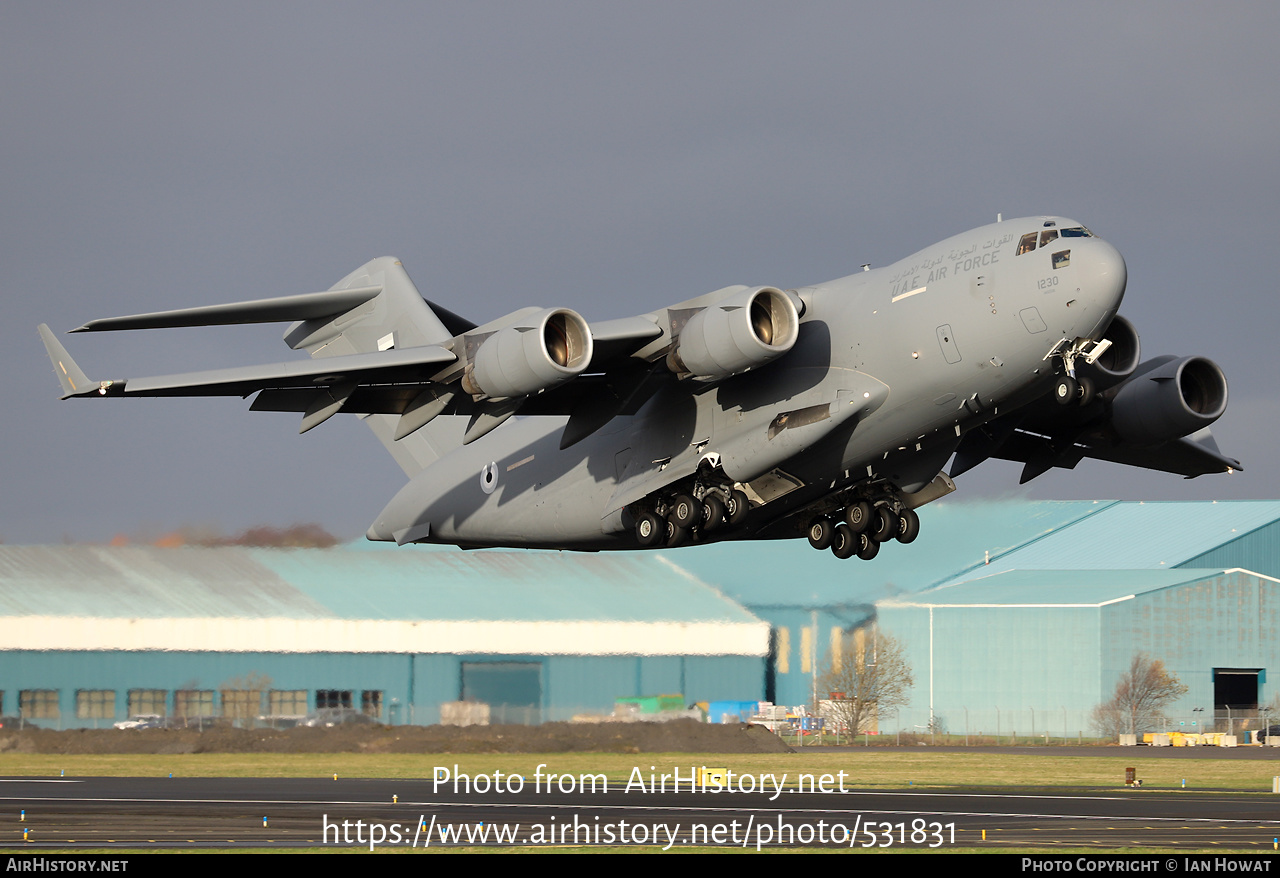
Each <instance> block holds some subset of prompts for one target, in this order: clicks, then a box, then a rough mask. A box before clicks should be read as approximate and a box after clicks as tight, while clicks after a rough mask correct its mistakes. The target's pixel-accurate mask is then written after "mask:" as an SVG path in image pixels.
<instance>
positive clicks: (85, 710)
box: [76, 689, 116, 719]
mask: <svg viewBox="0 0 1280 878" xmlns="http://www.w3.org/2000/svg"><path fill="white" fill-rule="evenodd" d="M115 715H116V693H115V690H114V689H77V690H76V719H113V718H114V717H115Z"/></svg>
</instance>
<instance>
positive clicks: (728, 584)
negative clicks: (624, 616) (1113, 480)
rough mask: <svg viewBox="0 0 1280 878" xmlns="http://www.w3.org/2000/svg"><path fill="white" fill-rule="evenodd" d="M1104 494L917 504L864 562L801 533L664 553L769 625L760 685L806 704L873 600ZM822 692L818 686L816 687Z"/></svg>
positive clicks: (904, 590) (774, 695) (950, 570)
mask: <svg viewBox="0 0 1280 878" xmlns="http://www.w3.org/2000/svg"><path fill="white" fill-rule="evenodd" d="M1109 505H1112V501H1102V502H1097V501H1034V502H1028V501H1012V500H1007V501H985V502H968V503H960V502H942V503H937V504H932V505H929V506H925V507H924V508H922V509H921V510H920V519H921V528H920V536H919V538H917V539H916V541H915V542H914V543H912V544H911V545H909V546H903V545H900V544H899V543H897V542H890V543H886V544H885V545H884V546H883V547H882V548H881V552H880V554H879V556H878V557H877V558H876V559H875V560H874V561H871V562H869V563H868V562H863V561H859V560H857V559H850V560H847V561H841V560H840V559H838V558H836V557H835V556H834V555H832V554H831V553H830V552H818V551H814V550H813V549H812V548H810V546H809V544H808V542H807V541H805V540H789V541H785V542H783V541H773V542H763V543H745V544H744V543H717V544H715V545H711V546H695V547H689V548H683V549H674V550H671V551H669V552H667V553H666V554H667V555H668V556H669V557H670V558H671V559H672V560H673V561H674V562H675V563H677V564H679V565H680V566H681V567H683V568H684V569H687V570H689V571H691V572H693V573H694V574H696V575H697V576H699V577H700V578H702V579H704V580H705V581H707V582H712V583H715V585H716V586H717V587H719V588H720V590H721V591H723V592H724V593H725V595H726V596H728V597H730V598H733V599H734V600H736V601H738V602H739V603H741V604H742V605H743V606H744V607H746V608H747V609H748V610H750V611H751V613H753V614H754V615H756V616H758V617H759V618H761V619H764V620H766V621H768V622H769V623H770V625H771V626H773V659H772V661H771V662H770V666H769V667H770V676H769V680H768V692H769V698H770V700H771V701H774V702H776V703H778V704H786V705H798V704H809V703H811V698H812V696H813V694H814V693H815V692H817V690H818V688H819V687H818V682H819V678H820V676H821V673H822V670H823V669H824V668H825V667H826V666H827V664H828V663H829V661H830V655H831V649H832V647H833V645H838V644H839V643H840V640H841V638H843V637H845V636H848V635H849V634H850V633H851V632H852V631H853V630H854V629H856V628H858V627H859V626H862V625H865V624H867V623H868V622H870V621H871V620H872V619H874V618H875V614H876V602H877V601H880V600H882V599H885V598H890V597H894V596H897V595H901V594H914V593H916V592H919V591H922V590H924V589H926V588H929V587H930V586H933V585H936V584H938V583H940V582H943V581H946V580H947V579H949V578H951V577H953V576H954V575H956V574H957V573H958V572H959V571H964V570H973V569H980V568H982V567H983V565H984V562H985V561H987V560H988V559H989V558H999V557H1002V556H1003V555H1006V554H1007V553H1009V552H1012V551H1014V550H1016V549H1017V548H1019V547H1021V546H1025V545H1028V544H1031V543H1034V542H1035V541H1036V540H1038V539H1041V538H1043V537H1045V536H1048V535H1050V534H1053V533H1056V532H1058V531H1060V530H1061V529H1063V528H1065V527H1068V526H1070V525H1073V524H1075V523H1077V522H1080V521H1083V520H1085V519H1087V518H1089V517H1090V516H1092V515H1094V514H1096V513H1097V512H1098V510H1099V509H1102V508H1105V507H1107V506H1109ZM818 694H819V695H820V696H822V697H825V693H821V692H818Z"/></svg>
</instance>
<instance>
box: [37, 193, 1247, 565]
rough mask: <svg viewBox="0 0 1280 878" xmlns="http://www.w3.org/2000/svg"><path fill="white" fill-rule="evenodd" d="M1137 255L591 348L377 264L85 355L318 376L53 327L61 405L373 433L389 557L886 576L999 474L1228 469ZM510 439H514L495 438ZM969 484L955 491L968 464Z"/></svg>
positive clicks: (939, 251)
mask: <svg viewBox="0 0 1280 878" xmlns="http://www.w3.org/2000/svg"><path fill="white" fill-rule="evenodd" d="M1125 282H1126V269H1125V264H1124V259H1123V258H1121V256H1120V254H1119V252H1117V251H1116V249H1115V248H1114V247H1112V246H1111V245H1110V244H1108V243H1107V242H1106V241H1103V240H1102V239H1101V238H1099V237H1097V236H1096V235H1094V234H1093V233H1092V232H1090V231H1089V230H1088V229H1087V228H1085V227H1084V226H1083V225H1081V224H1080V223H1077V222H1075V221H1073V220H1069V219H1065V218H1062V217H1035V218H1028V219H1018V220H1009V221H1006V222H998V223H996V224H993V225H988V226H983V227H982V228H978V229H974V230H973V231H970V232H965V233H964V234H962V235H957V236H955V237H953V238H948V239H947V240H945V241H942V242H940V243H938V244H934V245H933V246H931V247H927V248H925V249H924V250H921V251H919V252H918V253H915V254H913V255H911V256H908V257H907V258H905V259H902V260H901V261H899V262H895V263H894V264H892V265H889V266H886V267H884V268H878V269H874V270H873V269H871V268H870V267H869V266H863V270H862V271H860V272H857V273H855V274H852V275H849V276H848V277H843V278H840V279H838V280H833V281H829V282H827V283H821V284H815V285H813V286H806V287H798V288H796V289H781V288H779V287H770V286H759V287H746V286H731V287H725V288H724V289H721V290H716V291H715V292H712V293H707V294H706V295H702V296H698V297H696V298H693V299H689V300H687V301H684V302H680V303H679V304H676V305H671V306H669V307H666V308H662V309H659V310H655V311H652V312H649V313H647V314H642V315H640V316H637V317H626V318H622V319H619V320H607V321H604V322H600V323H593V324H588V323H587V322H586V321H585V320H583V318H582V317H580V316H579V315H578V314H577V313H576V312H574V311H571V310H569V309H567V308H538V307H530V308H523V309H521V310H519V311H516V312H514V313H512V314H508V315H507V316H505V317H501V318H499V319H497V320H494V321H492V322H489V323H485V324H483V325H479V326H477V325H475V324H474V323H471V322H470V321H468V320H466V319H464V318H462V317H459V316H457V315H456V314H453V313H451V312H450V311H448V310H446V309H445V308H443V307H441V306H439V305H437V304H435V303H433V302H428V301H426V300H425V299H424V298H423V297H422V296H421V295H420V294H419V292H418V290H417V288H416V287H414V285H413V282H412V281H411V280H410V279H409V276H408V274H407V273H406V272H405V270H404V268H403V267H402V266H401V264H400V261H399V260H397V259H394V258H391V257H384V258H381V259H375V260H373V261H372V262H370V263H368V264H366V265H364V266H362V267H361V268H358V269H356V271H354V272H352V273H351V274H350V275H348V276H347V277H345V278H343V279H342V280H341V281H339V282H338V283H337V284H336V285H335V286H334V287H333V288H332V289H330V290H329V291H327V292H322V293H310V294H306V295H296V296H285V297H283V298H273V299H260V300H255V301H249V302H239V303H235V304H229V305H214V306H211V307H203V308H186V309H182V310H177V311H164V312H158V313H152V314H139V315H135V316H132V317H114V318H109V319H104V320H94V321H91V322H90V323H86V324H85V325H84V326H81V327H80V328H79V329H75V330H72V331H73V332H96V331H102V330H121V329H148V328H160V327H174V326H209V325H223V324H239V323H262V322H274V321H292V325H291V326H290V327H289V328H288V330H287V331H286V332H285V335H284V340H285V342H286V343H287V344H288V345H289V347H291V348H293V349H295V350H296V349H298V348H302V349H304V350H306V351H307V352H308V353H309V354H310V355H311V356H312V357H313V358H314V360H313V361H305V360H304V361H294V362H286V363H276V364H271V365H264V366H245V367H239V368H231V369H220V370H213V371H206V372H194V373H188V374H182V375H168V376H162V377H156V378H129V379H125V380H91V379H90V378H88V377H87V376H86V375H85V373H84V372H83V371H81V370H80V368H79V367H78V366H77V365H76V364H75V362H73V361H72V359H71V357H70V356H68V354H67V352H66V350H65V349H64V348H63V347H62V345H61V344H60V343H59V342H58V341H57V339H56V338H55V337H54V336H53V334H52V333H51V332H50V331H49V328H48V327H47V326H44V325H41V326H40V334H41V336H42V338H43V339H44V343H45V346H46V348H47V349H48V352H49V356H50V359H52V361H53V364H54V368H55V372H56V374H57V376H58V380H59V381H60V382H61V384H62V390H63V394H62V396H63V398H64V399H65V398H67V397H72V396H76V397H97V396H103V397H111V396H125V397H129V396H241V397H247V396H248V395H250V394H252V393H257V397H256V398H255V399H254V401H253V404H252V406H251V407H252V408H253V409H254V410H256V411H284V412H301V413H302V432H306V431H307V430H310V429H311V428H312V427H315V426H317V425H318V424H320V423H322V422H323V421H324V420H326V419H327V418H329V417H331V416H332V415H334V414H337V413H338V412H349V413H354V414H358V415H360V416H361V417H362V418H363V419H364V420H365V421H366V423H368V424H369V426H370V427H371V428H372V429H373V432H374V433H375V434H376V435H377V436H378V438H379V439H380V440H381V441H382V443H383V444H384V445H385V446H386V447H387V449H388V450H389V451H390V452H391V454H392V455H393V456H394V458H395V459H396V461H397V462H398V463H399V464H400V466H401V467H402V468H403V469H404V471H405V473H406V474H407V475H408V477H409V482H408V484H406V485H405V486H404V488H403V489H401V490H400V492H399V493H398V494H396V496H395V497H394V498H393V499H392V500H391V502H390V503H389V504H387V506H386V508H385V509H383V511H382V512H381V513H380V514H379V515H378V517H377V519H376V520H375V521H374V522H373V525H372V526H371V527H370V528H369V531H368V534H367V535H368V537H369V539H371V540H394V541H395V542H396V543H399V544H401V545H403V544H405V543H414V542H430V543H449V544H455V545H458V546H463V547H468V548H473V547H487V546H511V547H543V548H564V549H581V550H598V549H630V548H636V547H646V548H648V547H659V546H674V545H679V544H682V543H687V542H699V541H714V540H722V539H779V538H790V537H800V536H804V535H807V536H808V539H809V541H810V543H812V544H813V546H814V547H815V548H818V549H827V548H830V549H831V550H832V551H833V552H834V553H835V554H836V555H837V556H839V557H841V558H849V557H852V556H854V555H857V556H858V557H860V558H863V559H867V560H870V559H871V558H873V557H875V555H876V553H877V552H878V551H879V548H880V545H881V544H882V543H884V542H886V541H888V540H891V539H897V540H899V541H901V542H903V543H909V542H911V541H912V540H913V539H915V537H916V534H917V533H918V532H919V527H920V520H919V518H918V517H917V515H916V513H915V511H914V510H915V509H917V508H918V507H920V506H921V505H922V504H924V503H928V502H930V501H931V500H934V499H936V498H938V497H941V496H943V495H944V494H947V493H949V492H951V491H954V490H955V483H954V482H953V481H952V478H951V477H952V476H956V475H958V474H959V473H962V472H964V471H966V470H969V469H971V468H973V467H974V466H977V465H978V464H979V463H981V462H982V461H984V460H986V459H987V458H990V457H995V458H1003V459H1006V460H1017V461H1021V462H1024V463H1025V464H1026V466H1025V468H1024V469H1023V472H1022V481H1023V482H1026V481H1028V480H1030V479H1032V478H1035V477H1036V476H1037V475H1039V474H1041V473H1043V472H1045V471H1046V470H1048V469H1049V468H1050V467H1066V468H1071V467H1074V466H1075V465H1076V463H1078V462H1079V461H1080V460H1081V458H1084V457H1093V458H1101V459H1103V460H1110V461H1115V462H1118V463H1124V464H1131V465H1135V466H1141V467H1147V468H1150V469H1157V470H1165V471H1168V472H1173V473H1179V474H1182V475H1184V476H1186V477H1188V478H1190V477H1194V476H1198V475H1201V474H1204V473H1213V472H1230V471H1232V470H1233V469H1239V468H1240V464H1239V462H1238V461H1235V460H1233V459H1231V458H1229V457H1225V456H1224V455H1222V454H1221V453H1219V451H1218V449H1217V446H1216V445H1215V443H1214V441H1213V438H1212V437H1211V436H1210V435H1209V431H1208V429H1207V427H1208V425H1209V424H1211V423H1212V422H1213V421H1214V420H1216V419H1217V418H1218V417H1219V416H1220V415H1221V414H1222V413H1223V411H1225V409H1226V405H1227V382H1226V378H1225V376H1224V375H1223V372H1222V370H1221V369H1220V368H1218V366H1217V365H1216V364H1214V363H1213V362H1211V361H1210V360H1207V359H1204V358H1203V357H1187V358H1181V359H1180V358H1175V357H1170V356H1163V357H1156V358H1155V359H1151V360H1147V361H1146V362H1141V363H1140V362H1139V346H1138V335H1137V333H1136V332H1135V331H1134V328H1133V326H1132V324H1130V323H1129V322H1128V321H1127V320H1125V319H1124V318H1123V317H1119V316H1117V314H1116V310H1117V309H1118V308H1119V306H1120V300H1121V298H1122V297H1123V296H1124V291H1125ZM499 427H500V428H501V429H498V428H499ZM953 457H954V461H953V462H952V464H951V468H950V473H949V474H947V473H945V472H944V471H943V470H944V468H945V467H946V465H947V462H948V461H951V460H952V458H953Z"/></svg>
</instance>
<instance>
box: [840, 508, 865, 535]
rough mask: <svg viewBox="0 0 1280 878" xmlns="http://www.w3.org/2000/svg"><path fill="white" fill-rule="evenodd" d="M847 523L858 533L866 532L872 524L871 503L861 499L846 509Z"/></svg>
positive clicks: (845, 518)
mask: <svg viewBox="0 0 1280 878" xmlns="http://www.w3.org/2000/svg"><path fill="white" fill-rule="evenodd" d="M844 520H845V523H846V524H848V525H849V529H850V530H852V531H853V532H854V533H856V534H860V533H862V532H864V531H865V530H866V529H867V527H868V526H869V525H870V524H871V504H870V503H868V502H867V501H866V500H861V501H859V502H857V503H854V504H853V505H851V506H850V507H849V508H848V509H846V510H845V511H844Z"/></svg>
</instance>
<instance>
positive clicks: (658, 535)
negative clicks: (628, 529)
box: [636, 512, 667, 549]
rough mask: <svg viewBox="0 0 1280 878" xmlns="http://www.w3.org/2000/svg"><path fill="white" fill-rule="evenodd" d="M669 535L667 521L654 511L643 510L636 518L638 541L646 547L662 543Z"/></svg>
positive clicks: (649, 547)
mask: <svg viewBox="0 0 1280 878" xmlns="http://www.w3.org/2000/svg"><path fill="white" fill-rule="evenodd" d="M666 536H667V523H666V522H665V521H663V520H662V519H661V518H659V517H658V516H656V515H654V514H653V513H652V512H642V513H640V517H639V518H637V519H636V542H638V543H639V544H640V545H641V546H643V547H644V548H646V549H651V548H653V547H654V546H658V545H661V544H662V541H663V540H664V539H665V538H666Z"/></svg>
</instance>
